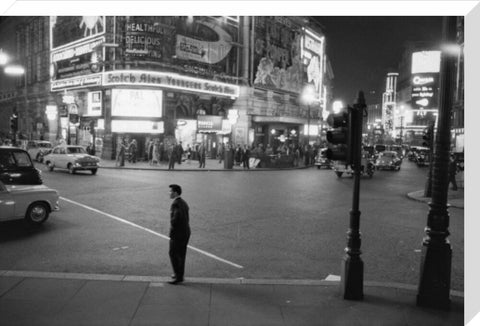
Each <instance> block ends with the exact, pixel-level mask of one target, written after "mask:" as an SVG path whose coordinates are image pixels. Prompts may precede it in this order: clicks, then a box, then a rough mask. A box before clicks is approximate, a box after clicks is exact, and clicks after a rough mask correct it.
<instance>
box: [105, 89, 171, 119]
mask: <svg viewBox="0 0 480 326" xmlns="http://www.w3.org/2000/svg"><path fill="white" fill-rule="evenodd" d="M162 110H163V92H162V91H161V90H148V89H123V88H116V89H112V116H122V117H156V118H161V117H162Z"/></svg>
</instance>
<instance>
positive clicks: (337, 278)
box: [325, 274, 341, 282]
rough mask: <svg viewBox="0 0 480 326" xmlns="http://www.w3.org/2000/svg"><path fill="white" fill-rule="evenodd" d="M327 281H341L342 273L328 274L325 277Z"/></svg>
mask: <svg viewBox="0 0 480 326" xmlns="http://www.w3.org/2000/svg"><path fill="white" fill-rule="evenodd" d="M325 281H333V282H337V281H341V277H340V275H333V274H328V276H327V277H326V278H325Z"/></svg>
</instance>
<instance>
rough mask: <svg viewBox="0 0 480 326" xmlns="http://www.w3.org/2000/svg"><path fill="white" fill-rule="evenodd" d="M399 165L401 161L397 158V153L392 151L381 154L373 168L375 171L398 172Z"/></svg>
mask: <svg viewBox="0 0 480 326" xmlns="http://www.w3.org/2000/svg"><path fill="white" fill-rule="evenodd" d="M401 165H402V159H401V158H400V157H399V156H398V153H397V152H394V151H384V152H381V153H380V154H379V155H378V158H377V161H376V162H375V168H376V169H377V170H385V169H388V170H395V171H398V170H400V166H401Z"/></svg>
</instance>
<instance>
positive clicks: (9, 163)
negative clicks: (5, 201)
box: [0, 146, 43, 185]
mask: <svg viewBox="0 0 480 326" xmlns="http://www.w3.org/2000/svg"><path fill="white" fill-rule="evenodd" d="M0 181H1V182H3V183H5V184H19V185H41V184H42V183H43V181H42V176H41V171H40V170H39V169H37V168H35V166H34V165H33V162H32V159H31V158H30V155H29V154H28V152H27V151H26V150H24V149H21V148H18V147H7V146H0Z"/></svg>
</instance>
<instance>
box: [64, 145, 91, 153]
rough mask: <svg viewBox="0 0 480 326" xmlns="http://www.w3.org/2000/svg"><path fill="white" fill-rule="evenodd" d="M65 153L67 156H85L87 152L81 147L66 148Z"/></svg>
mask: <svg viewBox="0 0 480 326" xmlns="http://www.w3.org/2000/svg"><path fill="white" fill-rule="evenodd" d="M67 153H68V154H86V153H87V152H86V151H85V149H84V148H83V147H68V148H67Z"/></svg>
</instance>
